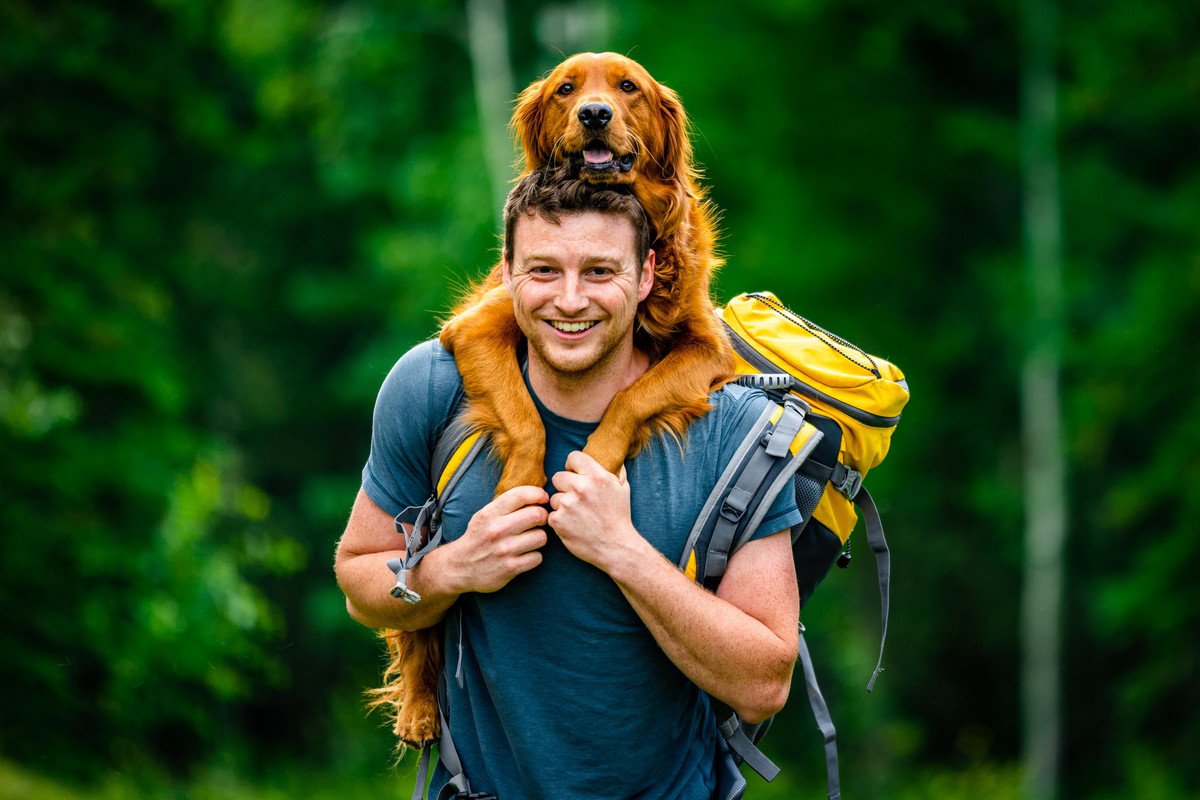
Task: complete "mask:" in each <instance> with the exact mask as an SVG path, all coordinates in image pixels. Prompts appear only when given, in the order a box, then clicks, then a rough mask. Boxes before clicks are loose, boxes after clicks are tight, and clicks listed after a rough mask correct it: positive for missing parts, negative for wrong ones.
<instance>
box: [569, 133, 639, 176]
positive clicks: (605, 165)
mask: <svg viewBox="0 0 1200 800" xmlns="http://www.w3.org/2000/svg"><path fill="white" fill-rule="evenodd" d="M572 158H573V159H574V160H576V161H578V162H579V165H580V169H581V170H582V171H587V172H621V173H625V172H629V170H631V169H633V162H634V161H636V160H637V153H623V154H618V153H614V152H613V151H612V149H611V148H609V146H608V145H607V144H605V143H604V142H602V141H600V140H599V139H593V140H592V141H590V142H588V143H587V144H586V145H584V147H583V150H581V151H580V152H579V153H576V154H573V155H572Z"/></svg>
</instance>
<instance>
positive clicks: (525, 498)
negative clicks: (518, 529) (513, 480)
mask: <svg viewBox="0 0 1200 800" xmlns="http://www.w3.org/2000/svg"><path fill="white" fill-rule="evenodd" d="M549 500H550V496H549V495H547V494H546V490H545V489H543V488H542V487H540V486H514V487H513V488H511V489H509V490H508V491H507V492H504V493H503V494H501V495H500V496H498V497H496V498H495V499H494V500H492V502H490V503H488V505H487V506H485V507H490V509H491V511H492V513H493V514H497V515H502V514H511V513H512V512H514V511H516V510H517V509H519V508H524V507H525V506H540V505H542V504H543V503H546V502H548V501H549Z"/></svg>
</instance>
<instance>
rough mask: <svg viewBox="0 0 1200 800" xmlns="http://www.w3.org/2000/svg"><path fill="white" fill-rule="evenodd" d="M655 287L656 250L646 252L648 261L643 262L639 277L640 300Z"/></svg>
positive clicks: (647, 295) (648, 294)
mask: <svg viewBox="0 0 1200 800" xmlns="http://www.w3.org/2000/svg"><path fill="white" fill-rule="evenodd" d="M653 288H654V251H653V250H648V251H647V252H646V261H645V263H643V264H642V274H641V277H639V278H638V302H639V303H640V302H642V301H643V300H645V299H646V298H647V297H649V296H650V290H651V289H653Z"/></svg>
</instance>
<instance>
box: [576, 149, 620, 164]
mask: <svg viewBox="0 0 1200 800" xmlns="http://www.w3.org/2000/svg"><path fill="white" fill-rule="evenodd" d="M612 157H613V155H612V151H611V150H584V151H583V160H584V161H586V162H587V163H589V164H607V163H608V162H609V161H612Z"/></svg>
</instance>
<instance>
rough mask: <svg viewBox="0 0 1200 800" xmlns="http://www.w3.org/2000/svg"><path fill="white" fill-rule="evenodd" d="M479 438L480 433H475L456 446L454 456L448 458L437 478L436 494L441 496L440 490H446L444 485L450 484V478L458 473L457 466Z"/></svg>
mask: <svg viewBox="0 0 1200 800" xmlns="http://www.w3.org/2000/svg"><path fill="white" fill-rule="evenodd" d="M479 436H480V432H479V431H476V432H475V433H472V434H471V435H470V436H468V437H467V438H466V439H464V440H463V443H462V444H460V445H459V446H458V449H456V450H455V451H454V454H453V455H451V456H450V460H449V461H447V462H446V468H445V469H444V470H442V474H441V475H439V476H438V482H437V494H438V497H441V496H442V490H443V489H445V488H446V484H447V483H449V482H450V478H451V476H453V475H454V473H455V472H456V471H458V465H459V464H461V463H462V461H463V459H464V458H466V457H467V453H469V452H471V447H472V446H473V445H474V444H475V440H476V439H478V438H479Z"/></svg>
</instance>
